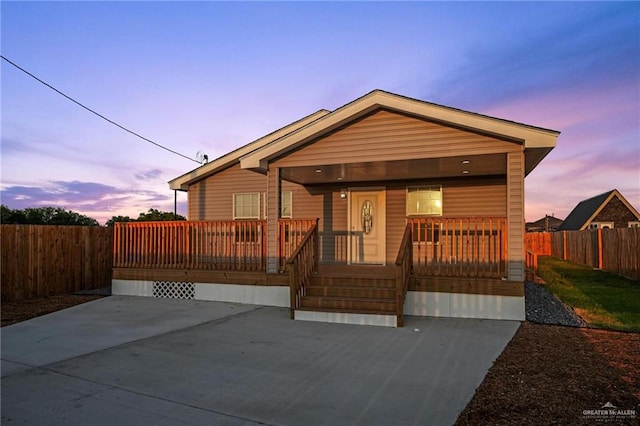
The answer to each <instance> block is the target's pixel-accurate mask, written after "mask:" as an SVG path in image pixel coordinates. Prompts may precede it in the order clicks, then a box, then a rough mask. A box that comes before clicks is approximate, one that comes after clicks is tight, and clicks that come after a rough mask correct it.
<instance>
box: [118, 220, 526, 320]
mask: <svg viewBox="0 0 640 426" xmlns="http://www.w3.org/2000/svg"><path fill="white" fill-rule="evenodd" d="M405 221H406V225H405V231H404V234H403V238H402V242H401V244H400V247H399V248H398V249H397V256H396V261H395V262H394V263H393V264H391V265H389V264H379V265H372V264H368V265H363V264H356V263H354V262H335V261H334V262H321V261H320V259H322V253H321V250H322V246H323V245H322V242H321V240H322V238H323V235H322V232H321V231H320V227H319V221H318V220H310V219H280V220H279V221H278V229H277V235H278V255H277V262H278V265H279V272H278V273H267V269H266V264H267V251H266V247H267V243H266V239H267V223H266V221H263V220H249V221H245V220H243V221H181V222H146V223H145V222H130V223H118V224H116V226H115V229H114V271H113V278H114V280H117V281H119V282H122V283H125V282H147V283H151V284H150V286H151V290H149V292H150V293H152V295H155V296H159V297H180V298H183V297H184V298H198V297H197V294H196V293H198V291H197V288H196V289H195V290H189V289H192V288H193V287H194V285H193V283H199V284H201V285H202V286H201V287H202V289H203V290H201V291H212V290H213V289H214V286H216V285H226V287H224V286H223V287H222V290H219V291H218V293H216V294H218V295H219V294H221V293H220V292H223V293H225V294H227V293H229V292H230V291H232V290H234V289H235V290H234V291H236V292H245V293H246V292H247V291H249V292H250V291H255V292H258V293H260V294H266V293H269V294H275V293H276V292H277V294H278V296H268V297H267V299H268V300H272V299H273V298H278V300H280V299H283V298H285V299H288V300H280V302H279V303H280V304H279V305H278V306H287V307H289V308H290V309H291V316H292V318H297V319H309V318H308V317H309V316H310V315H311V316H312V317H313V316H314V315H315V317H317V316H318V312H320V313H321V314H320V315H321V316H325V317H326V315H329V314H340V315H342V316H344V315H367V316H378V319H381V320H382V322H383V323H384V324H382V325H389V324H392V325H396V326H401V325H402V322H403V319H402V318H403V314H404V313H405V311H406V309H405V307H404V304H405V299H406V297H407V293H408V292H422V293H424V294H427V293H429V294H432V293H433V294H436V293H456V294H477V295H485V296H492V295H493V296H522V284H521V283H518V282H509V281H506V280H505V276H506V266H507V249H506V219H505V218H490V217H472V218H460V217H458V218H446V217H444V218H443V217H438V218H424V217H423V218H406V219H405ZM351 238H354V239H355V240H357V238H358V235H352V236H351ZM207 285H209V286H207ZM234 286H235V287H234ZM249 287H251V288H253V290H252V289H250V288H249ZM286 287H288V289H287V290H286V293H287V294H288V297H286V296H283V292H282V291H281V289H283V288H286ZM185 289H187V290H185ZM211 297H213V296H211ZM215 297H219V296H215ZM224 297H229V298H230V299H224V300H227V301H237V300H236V299H234V298H233V297H232V296H224ZM260 297H263V296H259V297H258V298H257V299H255V297H254V296H252V300H254V301H256V302H259V300H262V299H260ZM265 297H266V296H265ZM258 304H261V303H258ZM309 312H314V313H315V314H309ZM305 316H306V317H307V318H304V317H305Z"/></svg>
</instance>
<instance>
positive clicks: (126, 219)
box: [105, 216, 134, 228]
mask: <svg viewBox="0 0 640 426" xmlns="http://www.w3.org/2000/svg"><path fill="white" fill-rule="evenodd" d="M116 222H134V219H131V218H130V217H129V216H113V217H112V218H111V219H109V220H108V221H107V223H105V225H106V226H108V227H109V228H113V225H114V224H115V223H116Z"/></svg>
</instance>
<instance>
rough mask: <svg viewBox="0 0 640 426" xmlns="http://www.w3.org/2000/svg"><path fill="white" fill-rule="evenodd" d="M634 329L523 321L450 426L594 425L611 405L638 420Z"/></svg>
mask: <svg viewBox="0 0 640 426" xmlns="http://www.w3.org/2000/svg"><path fill="white" fill-rule="evenodd" d="M639 369H640V334H637V333H636V334H634V333H620V332H610V331H604V330H591V329H584V328H573V327H562V326H553V325H541V324H534V323H530V322H525V323H523V324H522V326H521V327H520V329H519V330H518V332H517V333H516V335H515V336H514V338H513V339H512V341H511V342H510V343H509V345H508V346H507V348H506V349H505V351H504V352H503V353H502V355H500V357H498V359H497V360H496V362H495V364H494V365H493V367H492V368H491V370H490V371H489V373H488V374H487V376H486V377H485V379H484V381H483V382H482V384H481V385H480V387H479V388H478V389H477V391H476V394H475V396H474V398H473V399H472V401H471V402H470V403H469V405H467V407H466V409H465V410H464V411H463V412H462V414H461V415H460V416H459V418H458V421H457V422H456V425H480V424H483V425H484V424H491V425H513V424H527V425H538V424H540V425H549V424H583V423H584V424H592V423H594V420H593V419H590V418H588V417H586V416H585V415H584V410H599V409H601V408H602V407H603V406H605V404H607V403H610V404H613V405H614V406H616V407H618V409H621V410H636V413H638V414H637V415H636V418H635V419H632V418H625V419H622V420H621V421H620V422H617V423H623V424H638V419H639V418H640V410H639V408H640V407H639V404H640V395H639V391H638V386H639V385H640V383H639V381H638V380H640V379H639V377H640V375H639V374H638V372H639V371H640V370H639Z"/></svg>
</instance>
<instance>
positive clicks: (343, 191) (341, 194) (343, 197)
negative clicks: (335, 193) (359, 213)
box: [340, 189, 347, 199]
mask: <svg viewBox="0 0 640 426" xmlns="http://www.w3.org/2000/svg"><path fill="white" fill-rule="evenodd" d="M340 198H342V199H345V198H347V191H345V190H344V189H343V190H342V191H340Z"/></svg>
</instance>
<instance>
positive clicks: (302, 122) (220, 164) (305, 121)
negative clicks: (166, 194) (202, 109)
mask: <svg viewBox="0 0 640 426" xmlns="http://www.w3.org/2000/svg"><path fill="white" fill-rule="evenodd" d="M329 113H330V111H328V110H325V109H321V110H319V111H316V112H314V113H313V114H310V115H307V116H306V117H303V118H301V119H299V120H297V121H294V122H293V123H291V124H288V125H286V126H284V127H282V128H280V129H278V130H276V131H274V132H272V133H269V134H268V135H266V136H263V137H261V138H259V139H256V140H255V141H253V142H251V143H249V144H247V145H244V146H242V147H240V148H238V149H236V150H234V151H231V152H229V153H227V154H225V155H223V156H222V157H219V158H216V159H215V160H213V161H211V162H210V163H207V164H204V165H202V166H200V167H197V168H195V169H193V170H191V171H190V172H187V173H185V174H183V175H181V176H178V177H177V178H175V179H172V180H170V181H169V182H168V183H169V188H170V189H172V190H178V191H188V190H189V185H191V184H193V183H195V182H197V181H199V180H201V179H204V178H206V177H209V176H211V175H213V174H215V173H217V172H219V171H221V170H224V169H226V168H228V167H229V166H231V165H233V164H235V163H237V162H239V161H240V158H241V157H242V156H243V155H247V154H249V153H251V152H253V151H255V150H257V149H260V148H261V147H263V146H265V145H268V144H270V143H271V142H273V141H274V140H277V139H279V138H282V137H283V136H286V135H287V134H289V133H291V132H294V131H295V130H297V129H299V128H301V127H304V126H307V125H309V124H310V123H313V122H314V121H316V120H318V119H320V118H322V117H324V116H325V115H327V114H329Z"/></svg>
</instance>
